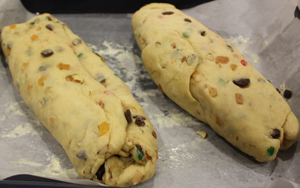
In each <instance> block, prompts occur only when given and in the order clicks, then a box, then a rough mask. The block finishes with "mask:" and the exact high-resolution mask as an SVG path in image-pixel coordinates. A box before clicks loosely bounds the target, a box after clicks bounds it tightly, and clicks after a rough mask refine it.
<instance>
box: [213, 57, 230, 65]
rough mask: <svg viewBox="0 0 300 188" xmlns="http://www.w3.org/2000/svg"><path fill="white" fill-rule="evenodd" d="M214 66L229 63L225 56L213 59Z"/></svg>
mask: <svg viewBox="0 0 300 188" xmlns="http://www.w3.org/2000/svg"><path fill="white" fill-rule="evenodd" d="M215 62H216V64H219V63H222V64H226V63H228V62H229V57H227V56H217V57H216V59H215Z"/></svg>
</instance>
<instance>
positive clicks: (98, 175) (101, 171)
mask: <svg viewBox="0 0 300 188" xmlns="http://www.w3.org/2000/svg"><path fill="white" fill-rule="evenodd" d="M104 165H105V163H103V164H102V165H101V166H100V168H99V170H98V171H97V173H96V176H97V179H98V180H102V176H103V174H104V173H105V166H104Z"/></svg>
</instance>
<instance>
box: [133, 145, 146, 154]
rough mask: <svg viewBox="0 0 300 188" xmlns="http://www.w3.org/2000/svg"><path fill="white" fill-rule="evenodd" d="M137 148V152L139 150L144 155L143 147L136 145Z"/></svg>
mask: <svg viewBox="0 0 300 188" xmlns="http://www.w3.org/2000/svg"><path fill="white" fill-rule="evenodd" d="M135 147H136V149H137V150H139V151H140V152H141V153H142V154H143V155H144V152H143V148H142V146H140V145H135Z"/></svg>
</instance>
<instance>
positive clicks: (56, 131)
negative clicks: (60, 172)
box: [1, 14, 158, 186]
mask: <svg viewBox="0 0 300 188" xmlns="http://www.w3.org/2000/svg"><path fill="white" fill-rule="evenodd" d="M1 42H2V49H3V52H4V54H5V56H6V61H7V63H8V65H9V68H10V71H11V74H12V77H13V80H14V85H15V86H16V88H17V89H18V90H19V91H20V93H21V96H22V98H23V100H24V101H25V103H26V104H27V105H28V106H29V107H30V109H31V110H32V111H33V113H34V114H35V115H36V116H37V118H38V119H39V121H40V122H41V123H42V124H43V125H44V126H45V127H46V128H47V129H48V130H49V132H50V133H51V135H52V136H53V137H54V138H55V139H56V140H57V141H58V142H59V143H60V145H61V146H62V147H63V148H64V150H65V151H66V153H67V155H68V156H69V158H70V160H71V162H72V164H73V165H74V167H75V169H76V171H77V173H78V174H79V176H80V177H81V178H87V179H94V180H96V181H100V182H103V183H105V184H107V185H111V186H130V185H135V184H137V183H139V182H143V181H146V180H148V179H150V178H151V177H152V176H153V175H154V172H155V169H156V160H157V157H158V156H157V140H156V133H155V131H154V130H153V127H152V125H151V123H150V121H149V119H148V118H147V116H146V115H145V113H144V111H143V109H142V107H141V106H140V105H139V104H138V103H137V101H136V100H135V99H134V97H133V96H132V94H131V92H130V90H129V88H128V87H127V86H126V85H125V84H124V83H123V82H122V80H121V79H120V78H119V77H117V75H116V74H115V73H114V72H113V71H112V70H111V69H110V68H109V67H108V66H107V65H106V64H105V61H103V60H102V58H101V57H100V56H99V55H98V54H96V53H94V52H93V51H92V49H90V48H89V47H88V46H87V45H86V44H85V43H84V42H83V41H82V40H81V39H80V38H79V37H78V36H77V35H75V34H74V33H73V32H72V31H71V30H70V29H69V27H68V25H66V24H64V23H63V22H61V21H59V20H57V19H56V18H54V17H53V16H52V15H50V14H43V15H39V16H37V17H35V18H32V19H31V20H29V21H27V22H26V23H23V24H17V25H11V26H7V27H5V28H3V30H2V33H1Z"/></svg>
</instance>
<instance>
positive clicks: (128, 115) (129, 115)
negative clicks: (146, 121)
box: [124, 109, 132, 123]
mask: <svg viewBox="0 0 300 188" xmlns="http://www.w3.org/2000/svg"><path fill="white" fill-rule="evenodd" d="M124 114H125V118H126V120H127V122H128V123H132V118H131V112H130V110H129V109H127V110H126V111H125V113H124Z"/></svg>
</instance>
